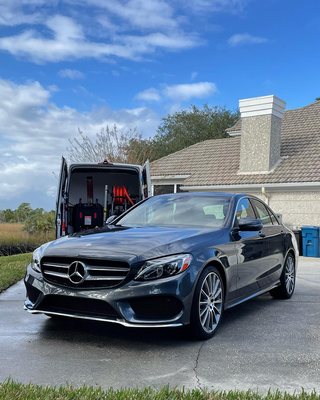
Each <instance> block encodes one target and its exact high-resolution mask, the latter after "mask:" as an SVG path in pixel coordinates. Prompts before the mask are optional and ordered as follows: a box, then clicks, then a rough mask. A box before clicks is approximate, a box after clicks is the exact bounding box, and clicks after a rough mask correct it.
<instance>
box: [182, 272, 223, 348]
mask: <svg viewBox="0 0 320 400" xmlns="http://www.w3.org/2000/svg"><path fill="white" fill-rule="evenodd" d="M224 290H225V289H224V284H223V280H222V278H221V275H220V273H219V271H218V269H217V268H216V267H213V266H209V267H207V268H206V269H205V270H204V271H203V272H202V274H201V276H200V278H199V281H198V283H197V286H196V290H195V293H194V297H193V304H192V310H191V318H190V320H191V321H190V328H191V331H192V334H193V336H194V337H195V338H197V339H201V340H205V339H210V338H211V337H212V336H213V335H214V334H215V333H216V331H217V329H218V327H219V325H220V322H221V318H222V313H223V306H224Z"/></svg>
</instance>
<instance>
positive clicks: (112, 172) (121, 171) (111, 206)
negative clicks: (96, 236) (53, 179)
mask: <svg viewBox="0 0 320 400" xmlns="http://www.w3.org/2000/svg"><path fill="white" fill-rule="evenodd" d="M150 195H151V184H150V167H149V162H147V163H146V164H145V165H144V166H140V165H132V164H113V163H110V162H103V163H99V164H72V165H70V167H68V166H67V163H66V160H65V159H64V158H62V166H61V172H60V183H59V188H58V197H57V209H56V237H57V238H58V237H60V236H65V235H69V234H72V233H76V232H81V231H85V230H87V229H93V228H95V227H101V226H103V225H104V224H105V221H106V220H107V219H108V218H109V217H110V216H112V215H116V216H118V215H121V214H122V213H123V212H125V211H126V210H127V209H128V208H130V207H132V206H133V205H134V204H136V203H137V202H138V201H140V200H143V199H144V198H146V197H149V196H150ZM83 199H86V200H85V201H83Z"/></svg>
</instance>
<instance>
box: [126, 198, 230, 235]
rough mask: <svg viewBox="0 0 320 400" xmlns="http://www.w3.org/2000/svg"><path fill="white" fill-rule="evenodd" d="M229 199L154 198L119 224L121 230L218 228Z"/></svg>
mask: <svg viewBox="0 0 320 400" xmlns="http://www.w3.org/2000/svg"><path fill="white" fill-rule="evenodd" d="M229 202H230V199H229V198H226V197H222V196H219V197H214V196H189V195H185V196H183V195H166V196H154V197H151V198H149V199H148V200H147V201H145V202H144V203H142V204H141V205H140V206H138V207H136V208H134V209H133V210H132V211H129V213H128V214H126V215H125V216H124V217H123V218H121V219H120V220H119V222H118V223H119V224H120V225H123V226H157V225H160V226H161V225H167V226H175V225H177V226H178V225H180V226H181V225H183V226H206V227H221V226H223V224H224V221H225V217H226V215H227V213H228V209H229Z"/></svg>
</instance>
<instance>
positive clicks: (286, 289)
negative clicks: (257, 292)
mask: <svg viewBox="0 0 320 400" xmlns="http://www.w3.org/2000/svg"><path fill="white" fill-rule="evenodd" d="M295 286H296V265H295V260H294V257H293V255H292V254H288V256H287V258H286V260H285V263H284V267H283V271H282V274H281V278H280V286H278V287H276V288H275V289H272V290H271V291H270V294H271V296H272V297H274V298H275V299H290V297H291V296H292V295H293V292H294V289H295Z"/></svg>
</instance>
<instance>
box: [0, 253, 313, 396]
mask: <svg viewBox="0 0 320 400" xmlns="http://www.w3.org/2000/svg"><path fill="white" fill-rule="evenodd" d="M23 298H24V288H23V285H22V283H19V284H17V285H15V286H14V287H12V288H11V289H9V290H7V291H6V292H5V293H4V294H2V295H0V381H2V380H3V379H5V378H7V377H12V378H14V379H16V380H18V381H21V382H30V381H31V382H33V383H39V384H52V385H58V384H66V383H70V384H73V385H76V386H77V385H81V384H89V385H99V386H103V387H108V386H113V387H115V388H119V387H123V386H140V387H141V386H146V385H147V386H153V387H156V388H158V387H160V386H162V385H164V384H170V385H172V386H184V387H186V388H192V387H205V386H206V387H208V388H211V389H234V388H238V389H248V388H252V389H256V388H258V389H259V390H261V391H265V390H267V389H269V388H270V387H271V388H272V389H277V388H280V389H281V390H289V391H293V390H296V389H300V388H301V387H304V388H305V389H307V390H311V389H313V388H315V389H316V390H318V391H320V259H319V260H317V259H306V258H302V259H301V261H300V268H299V273H298V281H297V288H296V293H295V295H294V297H293V298H292V299H291V300H287V301H278V300H272V299H271V297H270V296H269V295H265V296H261V297H259V298H258V299H255V300H252V301H250V302H248V303H245V304H242V305H240V306H238V307H236V308H234V309H232V310H228V311H227V312H226V313H225V318H224V321H223V324H222V326H221V328H220V330H219V332H218V333H217V335H216V336H215V337H214V338H213V339H211V340H209V341H207V342H202V343H201V342H194V341H191V340H190V339H189V338H188V336H187V335H186V334H185V333H184V331H181V330H179V329H177V330H157V331H154V330H139V329H138V330H128V329H125V328H123V327H121V326H114V325H107V324H102V323H95V322H89V321H86V322H84V321H80V320H78V321H77V320H70V321H67V322H63V323H62V322H60V323H57V322H53V321H52V320H51V319H50V318H47V317H45V316H41V315H29V314H27V313H26V312H25V311H23V309H22V301H23Z"/></svg>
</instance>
